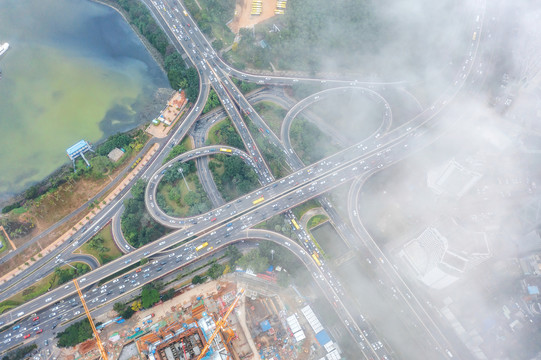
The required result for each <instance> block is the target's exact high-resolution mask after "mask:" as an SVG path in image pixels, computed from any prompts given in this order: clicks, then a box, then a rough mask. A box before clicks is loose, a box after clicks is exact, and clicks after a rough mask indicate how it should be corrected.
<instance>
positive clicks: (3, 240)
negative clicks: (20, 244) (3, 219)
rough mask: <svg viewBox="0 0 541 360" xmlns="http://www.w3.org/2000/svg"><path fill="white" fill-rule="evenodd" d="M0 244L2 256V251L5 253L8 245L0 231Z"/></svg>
mask: <svg viewBox="0 0 541 360" xmlns="http://www.w3.org/2000/svg"><path fill="white" fill-rule="evenodd" d="M0 244H2V247H1V248H0V254H2V253H3V252H4V251H6V250H7V249H8V248H9V243H8V241H7V239H6V237H5V236H4V232H3V231H0Z"/></svg>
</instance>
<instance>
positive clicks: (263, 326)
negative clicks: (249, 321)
mask: <svg viewBox="0 0 541 360" xmlns="http://www.w3.org/2000/svg"><path fill="white" fill-rule="evenodd" d="M259 326H261V330H263V331H269V330H270V329H271V324H270V322H269V320H265V321H262V322H261V323H260V324H259Z"/></svg>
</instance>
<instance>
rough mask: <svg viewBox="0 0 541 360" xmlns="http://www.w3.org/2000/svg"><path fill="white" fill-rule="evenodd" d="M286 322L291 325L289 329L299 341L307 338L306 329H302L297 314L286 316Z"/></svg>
mask: <svg viewBox="0 0 541 360" xmlns="http://www.w3.org/2000/svg"><path fill="white" fill-rule="evenodd" d="M286 322H287V326H289V330H291V333H292V334H293V336H294V337H295V340H296V341H297V342H299V341H302V340H304V339H306V335H304V331H302V328H301V324H299V320H298V319H297V317H296V316H295V315H291V316H288V317H287V318H286Z"/></svg>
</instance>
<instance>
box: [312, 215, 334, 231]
mask: <svg viewBox="0 0 541 360" xmlns="http://www.w3.org/2000/svg"><path fill="white" fill-rule="evenodd" d="M326 221H329V218H328V217H327V216H325V215H315V216H312V217H311V218H310V220H308V224H307V225H306V227H307V228H308V229H311V228H314V227H316V226H318V225H321V224H323V223H324V222H326Z"/></svg>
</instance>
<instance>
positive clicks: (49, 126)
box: [0, 0, 169, 199]
mask: <svg viewBox="0 0 541 360" xmlns="http://www.w3.org/2000/svg"><path fill="white" fill-rule="evenodd" d="M4 42H9V44H10V48H9V50H8V51H7V52H6V53H5V54H4V55H3V56H1V57H0V69H1V70H2V78H1V79H0V199H2V198H3V197H6V196H8V195H10V194H13V193H16V192H19V191H22V190H24V189H25V188H26V187H28V186H29V185H31V184H33V183H35V182H37V181H40V180H42V179H43V178H45V177H46V176H47V175H49V174H50V173H51V172H52V171H54V170H55V169H56V168H58V167H59V166H60V165H62V164H64V163H65V162H66V161H68V159H67V156H66V151H65V150H66V149H67V148H68V147H69V146H71V145H73V144H74V143H76V142H77V141H79V140H81V139H85V140H87V141H89V142H91V143H93V142H96V141H99V140H101V139H103V138H104V137H106V136H108V135H111V134H114V133H116V132H119V131H126V130H129V129H131V128H134V127H135V126H137V125H139V123H140V122H141V121H144V119H140V116H139V117H138V116H136V115H137V113H138V111H139V110H140V109H142V108H144V107H145V106H146V105H148V103H149V102H150V101H151V99H152V98H153V95H154V93H155V92H156V90H157V89H158V88H162V87H167V88H168V87H169V85H168V82H167V78H166V76H165V74H164V73H163V72H162V71H161V70H160V68H159V67H158V65H157V64H156V63H155V62H154V60H153V59H152V57H151V56H150V54H149V53H148V52H147V50H146V49H145V47H144V45H143V44H142V43H141V42H140V40H139V39H138V38H137V36H136V35H135V33H134V32H133V31H132V29H131V28H130V27H129V25H128V24H127V23H126V22H125V20H124V19H123V18H122V16H121V15H120V14H118V13H117V12H116V11H115V10H113V9H111V8H110V7H107V6H104V5H101V4H97V3H95V2H91V1H88V0H0V43H4Z"/></svg>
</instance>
